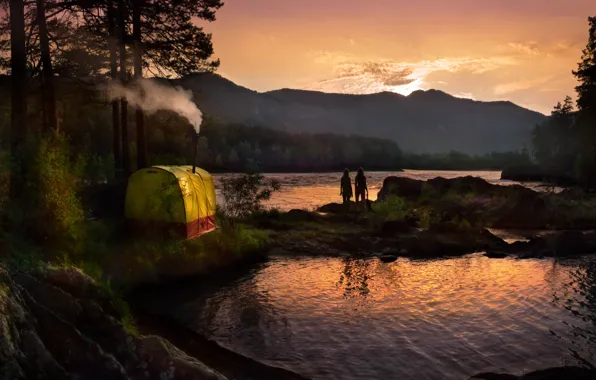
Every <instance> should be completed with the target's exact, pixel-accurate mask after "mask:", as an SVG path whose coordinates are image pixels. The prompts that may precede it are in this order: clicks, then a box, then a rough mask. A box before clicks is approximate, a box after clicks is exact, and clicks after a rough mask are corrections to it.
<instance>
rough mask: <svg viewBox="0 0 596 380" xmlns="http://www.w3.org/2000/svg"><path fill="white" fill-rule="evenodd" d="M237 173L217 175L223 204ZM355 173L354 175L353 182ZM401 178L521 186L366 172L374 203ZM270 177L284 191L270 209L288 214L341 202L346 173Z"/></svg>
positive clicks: (494, 175) (450, 174)
mask: <svg viewBox="0 0 596 380" xmlns="http://www.w3.org/2000/svg"><path fill="white" fill-rule="evenodd" d="M233 175H234V174H218V175H214V177H215V183H216V187H217V188H218V189H217V195H218V202H221V196H220V192H219V187H220V186H219V181H220V180H221V178H225V177H230V176H233ZM354 175H355V173H351V177H352V182H353V180H354ZM392 175H394V176H400V177H407V178H412V179H419V180H427V179H431V178H436V177H443V178H455V177H462V176H468V175H469V176H474V177H480V178H484V179H485V180H487V181H488V182H490V183H494V184H499V185H511V184H518V182H513V181H508V180H501V172H500V171H432V170H405V171H401V172H368V173H366V178H367V184H368V189H369V198H370V200H376V199H377V192H378V191H379V190H380V189H381V186H382V185H383V180H384V179H385V178H387V177H388V176H392ZM265 176H266V177H267V178H270V179H277V180H279V181H280V183H281V190H280V191H279V192H277V193H274V194H273V196H272V197H271V200H270V201H269V202H268V204H267V205H268V206H269V207H271V208H278V209H280V210H283V211H288V210H291V209H293V208H298V209H307V210H313V209H316V208H317V207H319V206H321V205H323V204H326V203H331V202H341V197H340V196H339V180H340V178H341V176H342V173H279V174H266V175H265ZM524 186H527V187H530V188H532V189H535V190H539V191H543V190H549V191H550V190H555V191H556V190H558V189H557V188H554V189H553V188H550V187H546V186H544V185H543V184H541V183H524Z"/></svg>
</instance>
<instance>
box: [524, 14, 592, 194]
mask: <svg viewBox="0 0 596 380" xmlns="http://www.w3.org/2000/svg"><path fill="white" fill-rule="evenodd" d="M588 23H589V37H588V43H587V45H586V48H585V49H584V50H583V52H582V57H581V61H580V62H579V63H578V67H577V69H576V70H574V71H573V75H574V76H575V77H576V78H577V80H578V82H579V84H578V85H577V87H576V88H575V90H576V95H577V101H576V102H575V105H574V104H573V100H572V99H571V97H569V96H567V97H566V98H565V99H564V100H563V101H562V102H559V103H557V104H556V105H555V106H554V108H553V110H552V113H551V115H550V117H549V118H548V119H547V120H546V121H545V122H543V123H542V124H539V125H537V126H536V127H535V128H534V130H533V134H532V142H533V150H534V158H535V160H536V163H537V164H538V166H539V167H538V170H539V171H541V172H543V173H546V175H547V176H553V177H571V178H574V179H575V181H577V183H579V184H583V185H587V186H590V187H594V186H595V185H596V17H589V18H588Z"/></svg>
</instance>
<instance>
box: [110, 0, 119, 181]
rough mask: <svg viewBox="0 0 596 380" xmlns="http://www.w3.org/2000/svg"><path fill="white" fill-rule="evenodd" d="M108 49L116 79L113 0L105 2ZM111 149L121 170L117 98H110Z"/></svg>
mask: <svg viewBox="0 0 596 380" xmlns="http://www.w3.org/2000/svg"><path fill="white" fill-rule="evenodd" d="M107 27H108V49H109V54H110V77H111V78H112V80H113V81H116V80H117V79H118V35H117V33H118V32H117V25H116V10H115V8H114V1H113V0H108V2H107ZM112 145H113V147H112V149H113V152H114V166H115V167H114V169H115V171H116V173H118V172H119V171H120V170H122V142H121V140H120V106H119V102H118V100H116V99H114V100H112Z"/></svg>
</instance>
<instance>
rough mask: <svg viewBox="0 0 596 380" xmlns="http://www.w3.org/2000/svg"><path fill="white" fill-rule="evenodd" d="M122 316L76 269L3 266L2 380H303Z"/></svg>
mask: <svg viewBox="0 0 596 380" xmlns="http://www.w3.org/2000/svg"><path fill="white" fill-rule="evenodd" d="M141 316H142V315H141ZM123 317H124V315H123V313H122V311H119V310H118V306H117V305H116V304H115V302H114V300H113V299H111V298H110V297H109V296H108V295H107V294H106V292H105V291H104V290H103V289H102V288H101V287H99V286H98V285H97V284H96V283H95V282H94V281H93V279H91V278H90V277H88V276H87V275H85V274H84V273H82V272H81V271H79V270H77V269H75V268H72V267H60V268H52V267H48V268H44V269H43V270H42V271H40V272H38V273H36V274H25V273H20V272H16V271H9V270H7V269H6V268H4V267H0V329H2V333H1V334H0V378H1V379H11V380H12V379H15V380H16V379H73V378H74V379H76V378H81V379H98V380H99V379H188V380H191V379H193V380H194V379H205V380H207V379H210V380H216V379H217V380H224V379H262V378H276V379H302V377H300V376H299V375H296V374H294V373H292V372H289V371H286V370H282V369H277V368H273V367H269V366H265V365H263V364H261V363H258V362H256V361H253V360H250V359H248V358H245V357H243V356H241V355H238V354H235V353H232V352H231V351H228V350H226V349H224V348H222V347H220V346H218V345H217V344H215V343H214V342H210V341H208V340H206V339H204V338H202V337H200V336H198V335H196V334H195V335H193V334H192V333H190V332H189V331H187V330H185V329H181V328H179V327H177V326H176V325H175V324H172V323H169V324H168V323H164V322H159V323H158V322H157V320H156V319H155V318H151V317H149V316H142V317H141V318H140V319H139V321H138V322H139V323H138V328H139V330H140V331H130V329H128V328H127V326H126V324H125V323H123V322H122V321H123ZM135 328H136V326H135ZM156 333H158V334H159V336H157V335H155V334H156ZM172 338H173V340H175V341H176V342H177V343H178V344H180V345H181V346H182V347H183V349H184V351H183V350H181V349H180V348H179V346H176V345H174V344H172V343H171V340H172ZM191 355H193V356H191ZM198 357H201V360H199V359H197V358H198ZM203 359H204V360H203Z"/></svg>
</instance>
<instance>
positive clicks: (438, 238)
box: [400, 225, 507, 257]
mask: <svg viewBox="0 0 596 380" xmlns="http://www.w3.org/2000/svg"><path fill="white" fill-rule="evenodd" d="M439 231H440V232H439ZM400 246H401V247H403V249H405V250H406V251H407V252H408V256H410V257H441V256H460V255H465V254H468V253H474V252H480V251H485V250H499V249H500V248H502V247H506V246H507V243H505V242H504V241H503V240H502V239H501V238H499V237H497V236H495V235H493V234H492V233H490V231H488V230H486V229H476V228H459V227H455V226H453V225H449V226H446V225H445V226H441V227H436V229H435V230H434V231H433V230H432V229H431V230H428V231H422V232H420V233H418V234H416V235H415V236H413V237H410V238H403V239H400Z"/></svg>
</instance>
